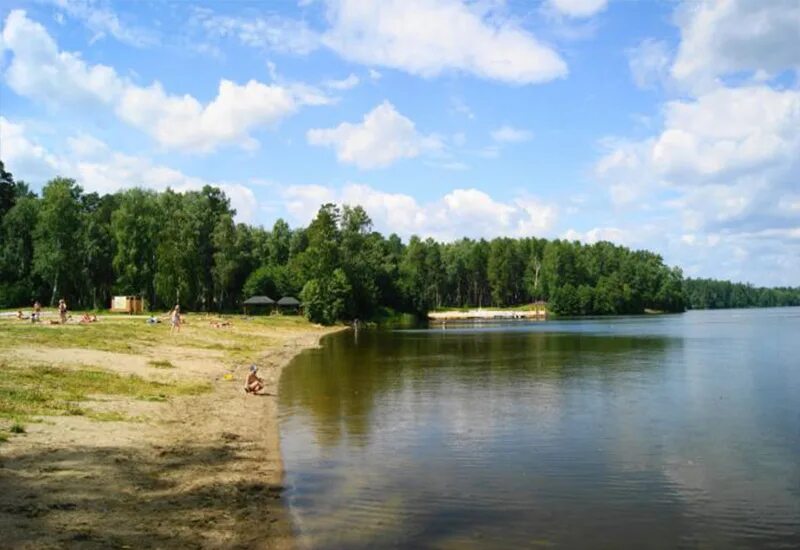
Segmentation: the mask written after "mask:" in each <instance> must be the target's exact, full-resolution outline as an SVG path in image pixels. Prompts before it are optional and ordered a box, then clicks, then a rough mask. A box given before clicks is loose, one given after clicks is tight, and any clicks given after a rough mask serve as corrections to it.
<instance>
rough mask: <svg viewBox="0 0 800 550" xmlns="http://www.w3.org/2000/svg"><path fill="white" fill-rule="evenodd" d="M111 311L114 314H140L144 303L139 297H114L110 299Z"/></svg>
mask: <svg viewBox="0 0 800 550" xmlns="http://www.w3.org/2000/svg"><path fill="white" fill-rule="evenodd" d="M111 311H113V312H115V313H128V314H130V315H133V314H134V313H142V311H144V302H143V300H142V297H141V296H114V297H113V298H112V299H111Z"/></svg>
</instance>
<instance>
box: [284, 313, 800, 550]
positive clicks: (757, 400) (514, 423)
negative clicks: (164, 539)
mask: <svg viewBox="0 0 800 550" xmlns="http://www.w3.org/2000/svg"><path fill="white" fill-rule="evenodd" d="M280 411H281V435H282V449H283V455H284V461H285V466H286V484H287V494H288V497H289V502H290V504H291V508H292V512H293V515H294V518H295V521H296V525H297V529H298V531H299V533H300V534H301V537H302V540H303V541H304V542H306V543H307V544H308V545H309V546H312V547H314V548H342V547H346V548H381V547H417V548H519V547H536V546H558V547H567V546H568V547H595V548H596V547H607V548H621V547H627V548H631V547H656V548H659V547H663V548H674V547H704V548H707V547H714V548H723V547H725V548H728V547H759V548H762V547H774V548H781V547H787V548H789V547H793V548H797V547H800V308H794V309H789V308H787V309H770V310H728V311H716V312H689V313H686V314H684V315H675V316H650V317H637V318H630V317H628V318H616V319H597V320H576V321H560V322H546V323H525V324H521V323H513V324H512V323H509V324H495V325H482V326H468V327H465V328H459V329H454V328H448V329H447V330H446V331H445V330H442V329H435V328H432V329H429V330H409V331H361V332H360V333H359V334H358V335H357V337H356V335H354V334H353V333H352V332H350V333H344V334H339V335H335V336H333V337H330V338H328V339H327V340H325V341H324V346H323V348H322V349H320V350H314V351H308V352H305V353H303V354H302V355H301V356H299V357H298V358H297V359H296V360H295V362H294V363H293V365H292V366H291V367H290V368H288V369H287V370H285V371H284V374H283V377H282V380H281V387H280Z"/></svg>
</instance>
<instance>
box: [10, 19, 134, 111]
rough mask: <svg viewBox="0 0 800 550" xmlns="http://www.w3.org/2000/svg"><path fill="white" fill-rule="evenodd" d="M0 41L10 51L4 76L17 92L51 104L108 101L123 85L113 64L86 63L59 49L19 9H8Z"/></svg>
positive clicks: (76, 56)
mask: <svg viewBox="0 0 800 550" xmlns="http://www.w3.org/2000/svg"><path fill="white" fill-rule="evenodd" d="M2 43H3V47H4V48H5V49H7V50H11V51H12V52H13V53H14V57H13V58H12V60H11V63H10V65H9V66H8V68H7V69H6V71H5V80H6V83H7V84H8V86H9V87H10V88H11V89H12V90H14V91H15V92H16V93H18V94H19V95H22V96H26V97H32V98H35V99H38V100H40V101H44V102H46V103H49V104H51V105H53V104H59V103H72V104H75V103H83V104H87V105H88V104H96V103H97V102H100V103H104V104H110V103H112V102H113V101H114V100H115V98H116V97H118V96H119V94H120V93H121V91H122V88H123V86H124V84H123V82H122V80H121V79H120V78H119V77H118V76H117V73H116V71H114V69H113V68H111V67H108V66H106V65H99V64H98V65H89V64H87V63H86V62H85V61H83V59H81V57H80V56H79V55H78V54H73V53H69V52H60V51H59V50H58V46H57V45H56V43H55V41H54V40H53V39H52V38H51V37H50V35H49V34H48V33H47V30H45V28H44V27H43V26H42V25H40V24H39V23H37V22H35V21H32V20H30V19H28V17H27V16H26V15H25V12H24V11H22V10H14V11H12V12H11V13H9V15H8V17H7V18H6V23H5V26H4V28H3V41H2Z"/></svg>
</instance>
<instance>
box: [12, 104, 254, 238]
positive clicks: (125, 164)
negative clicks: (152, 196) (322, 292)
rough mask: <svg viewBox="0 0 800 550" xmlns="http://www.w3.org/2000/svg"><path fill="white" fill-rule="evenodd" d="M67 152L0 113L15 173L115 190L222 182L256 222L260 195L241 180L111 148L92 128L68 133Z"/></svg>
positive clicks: (240, 215)
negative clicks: (213, 177)
mask: <svg viewBox="0 0 800 550" xmlns="http://www.w3.org/2000/svg"><path fill="white" fill-rule="evenodd" d="M67 145H68V149H69V153H68V154H57V153H53V152H51V151H48V150H47V149H46V148H45V147H43V146H42V145H40V144H39V143H37V142H36V140H34V139H32V138H30V137H28V136H27V135H26V128H25V126H24V125H23V124H20V123H15V122H12V121H9V120H7V119H5V118H4V117H0V157H2V159H3V161H4V162H5V164H6V167H7V169H8V170H9V171H11V172H13V173H14V175H15V177H16V178H17V179H21V180H26V181H28V182H30V183H36V184H39V183H44V182H45V181H47V180H49V179H52V178H54V177H56V176H59V175H60V176H65V177H71V178H74V179H75V180H76V181H77V182H78V183H79V184H80V185H81V186H82V187H83V188H84V189H85V190H87V191H90V192H91V191H96V192H99V193H113V192H115V191H119V190H120V189H124V188H131V187H141V188H148V189H157V190H164V189H166V188H168V187H169V188H172V189H174V190H175V191H179V192H182V191H189V190H198V189H202V188H203V186H204V185H213V186H216V187H219V188H221V189H222V190H223V191H224V192H225V194H226V195H227V196H228V198H230V199H231V205H232V206H233V207H234V208H235V209H236V211H237V216H236V217H237V220H238V221H241V222H250V223H252V222H254V221H255V219H254V217H255V214H256V209H257V204H258V202H257V200H256V197H255V195H254V194H253V192H252V190H251V189H250V188H249V187H247V186H245V185H242V184H240V183H235V182H234V183H232V182H224V181H222V182H220V181H208V180H205V179H203V178H197V177H194V176H189V175H186V174H184V173H183V172H181V171H179V170H175V169H173V168H170V167H168V166H164V165H159V164H155V163H153V162H152V161H151V160H150V159H148V158H146V157H141V156H134V155H128V154H124V153H120V152H116V151H113V150H112V149H110V148H109V147H108V145H107V144H105V143H104V142H103V141H101V140H99V139H97V138H95V137H94V136H91V135H88V134H77V135H75V136H70V137H69V138H68V139H67Z"/></svg>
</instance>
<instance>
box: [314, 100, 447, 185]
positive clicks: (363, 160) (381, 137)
mask: <svg viewBox="0 0 800 550" xmlns="http://www.w3.org/2000/svg"><path fill="white" fill-rule="evenodd" d="M306 135H307V138H308V142H309V143H310V144H312V145H322V146H330V147H333V148H334V149H336V157H337V158H338V159H339V161H340V162H343V163H346V164H354V165H356V166H358V167H359V168H362V169H369V168H383V167H385V166H389V165H390V164H392V163H393V162H395V161H397V160H400V159H403V158H414V157H416V156H419V155H420V154H421V153H423V152H425V151H431V150H436V149H440V148H441V147H442V143H441V140H439V139H438V138H437V137H435V136H432V135H430V136H425V135H422V134H420V133H419V132H417V129H416V127H415V126H414V122H412V121H411V120H410V119H408V118H406V117H404V116H403V115H401V114H400V113H398V112H397V110H396V109H395V108H394V105H392V104H391V103H389V102H388V101H384V102H383V103H381V104H380V105H378V106H377V107H375V108H374V109H373V110H372V111H370V112H369V113H367V114H366V115H364V119H363V121H362V122H361V123H356V124H353V123H350V122H343V123H342V124H340V125H339V126H337V127H336V128H328V129H311V130H309V131H308V133H307V134H306Z"/></svg>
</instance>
